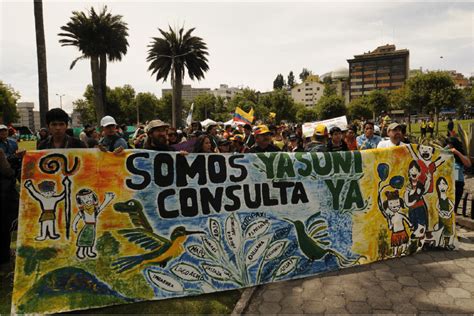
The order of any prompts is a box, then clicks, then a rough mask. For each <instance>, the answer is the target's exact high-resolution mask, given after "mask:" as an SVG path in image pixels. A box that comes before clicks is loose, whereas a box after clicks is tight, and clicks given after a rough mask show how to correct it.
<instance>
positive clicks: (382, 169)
mask: <svg viewBox="0 0 474 316" xmlns="http://www.w3.org/2000/svg"><path fill="white" fill-rule="evenodd" d="M389 170H390V169H389V167H388V165H387V164H386V163H381V164H379V165H378V166H377V173H378V174H379V178H380V180H382V181H385V180H387V178H388V171H389Z"/></svg>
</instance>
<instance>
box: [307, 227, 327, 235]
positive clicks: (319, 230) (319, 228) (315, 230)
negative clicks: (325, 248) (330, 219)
mask: <svg viewBox="0 0 474 316" xmlns="http://www.w3.org/2000/svg"><path fill="white" fill-rule="evenodd" d="M327 229H328V227H327V226H326V225H323V226H319V227H316V228H315V229H314V230H312V231H310V232H309V234H310V235H311V237H312V236H314V235H316V234H318V233H319V232H321V231H324V230H327Z"/></svg>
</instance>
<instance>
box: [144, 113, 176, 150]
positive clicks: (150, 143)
mask: <svg viewBox="0 0 474 316" xmlns="http://www.w3.org/2000/svg"><path fill="white" fill-rule="evenodd" d="M169 126H170V125H169V124H168V123H165V122H163V121H161V120H152V121H150V122H149V123H148V125H147V126H146V131H147V135H148V137H147V139H146V141H145V144H144V145H143V148H144V149H148V150H156V151H174V150H173V148H172V147H170V146H169V145H168V128H169Z"/></svg>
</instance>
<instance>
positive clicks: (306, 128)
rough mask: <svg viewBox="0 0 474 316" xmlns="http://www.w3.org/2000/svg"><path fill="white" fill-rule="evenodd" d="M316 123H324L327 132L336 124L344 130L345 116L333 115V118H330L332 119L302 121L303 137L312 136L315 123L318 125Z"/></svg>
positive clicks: (345, 124)
mask: <svg viewBox="0 0 474 316" xmlns="http://www.w3.org/2000/svg"><path fill="white" fill-rule="evenodd" d="M318 124H324V125H326V127H327V129H328V132H329V130H330V129H331V128H332V127H334V126H337V127H339V128H340V129H342V130H345V129H347V118H346V116H345V115H344V116H339V117H335V118H332V119H329V120H324V121H318V122H310V123H304V124H303V136H304V137H311V136H313V134H314V129H315V128H316V125H318Z"/></svg>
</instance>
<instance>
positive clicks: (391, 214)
mask: <svg viewBox="0 0 474 316" xmlns="http://www.w3.org/2000/svg"><path fill="white" fill-rule="evenodd" d="M381 194H382V192H379V208H380V210H381V211H382V214H383V215H384V217H385V219H386V220H387V224H388V228H389V229H390V231H391V232H392V234H391V237H390V244H391V246H392V249H393V256H394V257H397V256H400V255H404V254H405V252H406V250H407V247H408V242H409V240H410V238H409V237H408V233H407V231H406V228H405V224H404V223H406V224H407V225H408V226H410V227H412V224H411V222H410V220H409V219H408V217H407V216H406V215H405V214H403V212H402V208H403V207H404V202H403V199H402V198H400V195H399V193H398V190H395V191H386V192H385V196H386V197H387V199H386V200H385V201H383V202H381V199H380V196H381Z"/></svg>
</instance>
